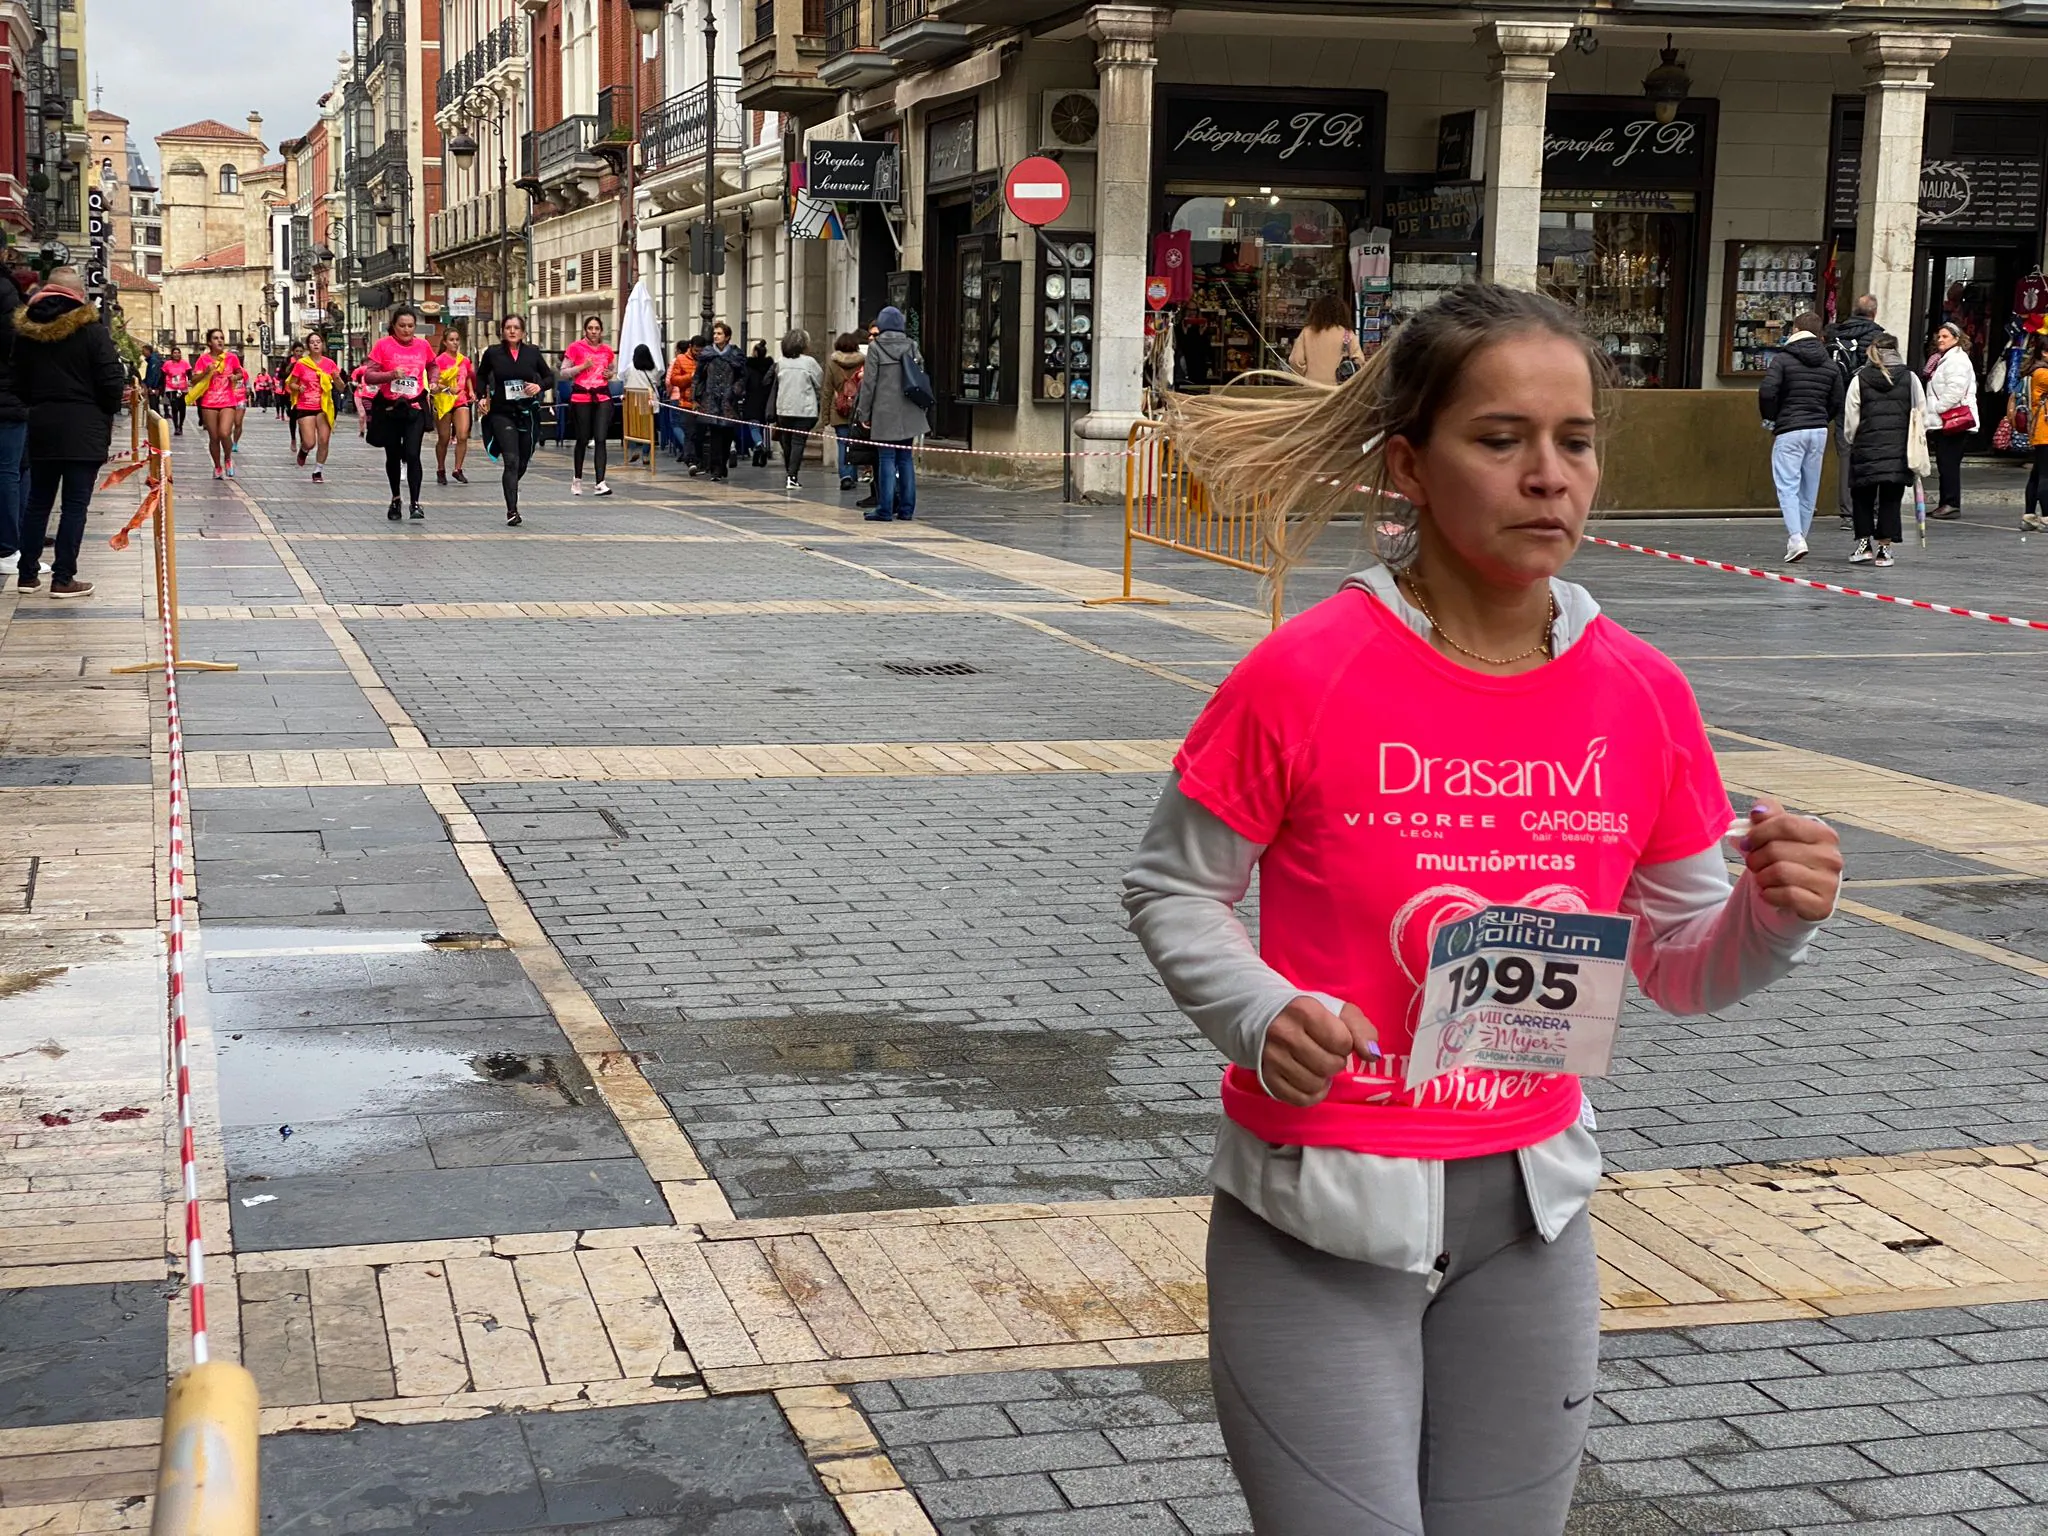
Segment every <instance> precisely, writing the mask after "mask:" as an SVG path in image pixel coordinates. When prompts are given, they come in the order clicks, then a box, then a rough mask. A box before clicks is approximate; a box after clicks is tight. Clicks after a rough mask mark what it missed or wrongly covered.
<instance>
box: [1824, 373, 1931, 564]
mask: <svg viewBox="0 0 2048 1536" xmlns="http://www.w3.org/2000/svg"><path fill="white" fill-rule="evenodd" d="M1866 357H1867V358H1868V361H1866V362H1865V363H1864V365H1863V366H1862V367H1861V368H1859V369H1857V370H1856V377H1855V378H1853V379H1851V380H1850V381H1849V394H1848V398H1847V399H1846V400H1845V401H1844V402H1843V404H1842V436H1843V437H1844V439H1846V440H1847V442H1848V444H1849V471H1848V472H1849V499H1850V506H1851V508H1852V510H1853V513H1854V516H1855V520H1856V547H1855V549H1853V550H1852V551H1850V554H1849V563H1850V564H1851V565H1890V564H1891V563H1892V546H1893V545H1894V544H1898V543H1900V542H1902V541H1903V539H1904V534H1903V533H1902V532H1901V529H1900V525H1899V507H1900V504H1901V503H1902V502H1904V501H1905V499H1906V487H1907V486H1909V485H1911V484H1912V483H1913V480H1914V477H1915V476H1916V475H1918V474H1924V473H1925V472H1926V471H1927V468H1928V467H1929V466H1928V462H1927V438H1928V436H1929V434H1928V433H1927V431H1926V416H1927V412H1928V411H1929V410H1930V409H1931V407H1930V406H1929V404H1928V403H1927V399H1928V397H1927V396H1926V395H1925V394H1924V393H1923V392H1922V391H1921V388H1920V381H1919V380H1918V379H1917V378H1915V377H1914V376H1913V370H1912V369H1910V368H1908V367H1907V366H1906V364H1905V362H1904V360H1903V359H1901V358H1900V356H1899V343H1898V338H1897V337H1895V336H1891V335H1888V334H1884V333H1880V334H1879V335H1878V336H1876V337H1875V338H1874V339H1873V340H1872V341H1871V343H1870V350H1869V352H1868V353H1867V354H1866Z"/></svg>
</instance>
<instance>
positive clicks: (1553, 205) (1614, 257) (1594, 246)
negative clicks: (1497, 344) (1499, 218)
mask: <svg viewBox="0 0 2048 1536" xmlns="http://www.w3.org/2000/svg"><path fill="white" fill-rule="evenodd" d="M1569 196H1570V194H1566V197H1569ZM1653 197H1654V198H1655V200H1657V201H1659V202H1661V203H1663V204H1666V205H1668V211H1658V212H1630V211H1614V210H1610V209H1609V208H1607V207H1600V206H1580V207H1576V208H1571V207H1559V206H1557V203H1558V202H1560V201H1563V200H1564V199H1561V198H1558V197H1557V196H1556V195H1555V194H1546V196H1545V199H1544V201H1545V205H1546V206H1545V208H1544V210H1543V213H1542V216H1541V217H1542V222H1541V225H1540V234H1539V237H1538V244H1537V277H1538V280H1539V282H1540V283H1541V286H1542V289H1543V291H1544V292H1545V293H1547V294H1548V295H1550V297H1552V298H1554V299H1556V300H1558V301H1559V302H1560V303H1563V304H1566V305H1569V306H1570V307H1571V308H1572V309H1574V310H1576V311H1578V314H1579V317H1580V319H1581V321H1582V322H1583V323H1584V324H1585V327H1586V329H1587V330H1588V331H1590V332H1591V333H1592V335H1593V339H1594V340H1595V341H1597V342H1598V343H1599V344H1600V345H1601V347H1602V348H1603V349H1604V350H1605V351H1606V353H1607V355H1608V356H1609V357H1611V358H1612V359H1614V366H1615V369H1616V371H1617V372H1618V374H1619V376H1620V380H1621V384H1622V386H1623V387H1624V388H1629V389H1655V388H1662V387H1668V386H1672V385H1676V384H1678V383H1679V382H1681V381H1680V380H1679V379H1677V378H1676V377H1675V376H1674V373H1673V370H1674V368H1675V366H1676V359H1675V357H1674V355H1673V352H1674V349H1673V348H1672V347H1671V346H1670V340H1671V337H1672V336H1673V334H1674V333H1675V332H1676V331H1677V330H1678V328H1679V325H1680V323H1681V322H1680V320H1679V318H1678V313H1677V311H1676V306H1677V305H1679V304H1681V303H1682V302H1683V294H1684V286H1685V260H1684V254H1683V253H1684V251H1685V249H1686V247H1687V244H1688V242H1689V241H1690V239H1691V231H1692V222H1693V220H1692V207H1691V203H1692V200H1691V198H1690V197H1689V196H1682V195H1680V194H1669V193H1667V194H1636V195H1635V196H1633V197H1632V196H1631V195H1630V194H1627V193H1620V194H1607V195H1604V196H1600V197H1589V198H1586V199H1584V200H1583V201H1584V203H1586V204H1588V205H1594V204H1601V203H1616V202H1621V203H1626V202H1628V201H1648V200H1651V199H1652V198H1653Z"/></svg>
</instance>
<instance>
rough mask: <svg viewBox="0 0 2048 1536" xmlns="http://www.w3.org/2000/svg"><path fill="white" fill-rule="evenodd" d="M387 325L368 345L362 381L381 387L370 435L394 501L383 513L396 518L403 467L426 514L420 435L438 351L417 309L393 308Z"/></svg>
mask: <svg viewBox="0 0 2048 1536" xmlns="http://www.w3.org/2000/svg"><path fill="white" fill-rule="evenodd" d="M386 329H387V334H386V335H385V336H384V337H383V338H382V339H380V340H379V341H378V343H377V345H376V346H374V347H372V348H370V361H369V364H368V366H367V367H365V368H364V369H363V382H364V383H365V384H371V385H375V386H376V389H377V396H376V399H375V400H373V401H372V402H371V412H372V417H371V423H370V440H371V442H372V443H375V444H378V445H379V446H381V447H382V448H383V449H384V476H385V478H386V479H387V480H389V481H390V482H391V506H390V508H389V510H388V511H387V512H386V513H385V516H387V517H389V518H390V519H391V520H392V521H393V522H397V521H398V517H399V511H398V506H399V500H398V498H399V474H400V471H401V470H402V471H403V472H404V476H405V488H406V491H407V493H408V495H409V498H410V502H411V506H412V515H413V516H414V517H415V518H422V517H425V516H426V515H427V514H426V513H425V511H423V510H422V509H421V507H420V481H421V479H422V478H423V474H422V471H421V469H420V438H421V435H422V434H423V433H424V432H425V431H426V427H427V410H428V398H427V397H428V393H429V391H431V390H432V389H433V387H434V374H435V357H436V355H437V354H436V353H435V351H434V344H433V343H432V342H430V341H428V340H427V339H426V338H425V337H423V336H421V335H420V334H419V315H418V313H417V312H415V311H414V310H411V309H399V310H395V311H394V312H393V313H392V316H391V321H390V324H389V326H388V327H387V328H386Z"/></svg>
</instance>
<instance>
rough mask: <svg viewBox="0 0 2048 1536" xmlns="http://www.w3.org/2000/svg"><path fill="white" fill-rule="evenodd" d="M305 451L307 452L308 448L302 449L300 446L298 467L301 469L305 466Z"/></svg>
mask: <svg viewBox="0 0 2048 1536" xmlns="http://www.w3.org/2000/svg"><path fill="white" fill-rule="evenodd" d="M307 452H308V450H307V449H304V448H301V449H300V450H299V468H301V469H304V468H305V467H306V454H307Z"/></svg>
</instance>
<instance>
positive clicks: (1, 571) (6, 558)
mask: <svg viewBox="0 0 2048 1536" xmlns="http://www.w3.org/2000/svg"><path fill="white" fill-rule="evenodd" d="M20 569H21V554H20V552H19V551H16V552H15V553H14V554H11V555H0V576H12V575H13V574H14V573H15V572H16V571H18V570H20Z"/></svg>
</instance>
